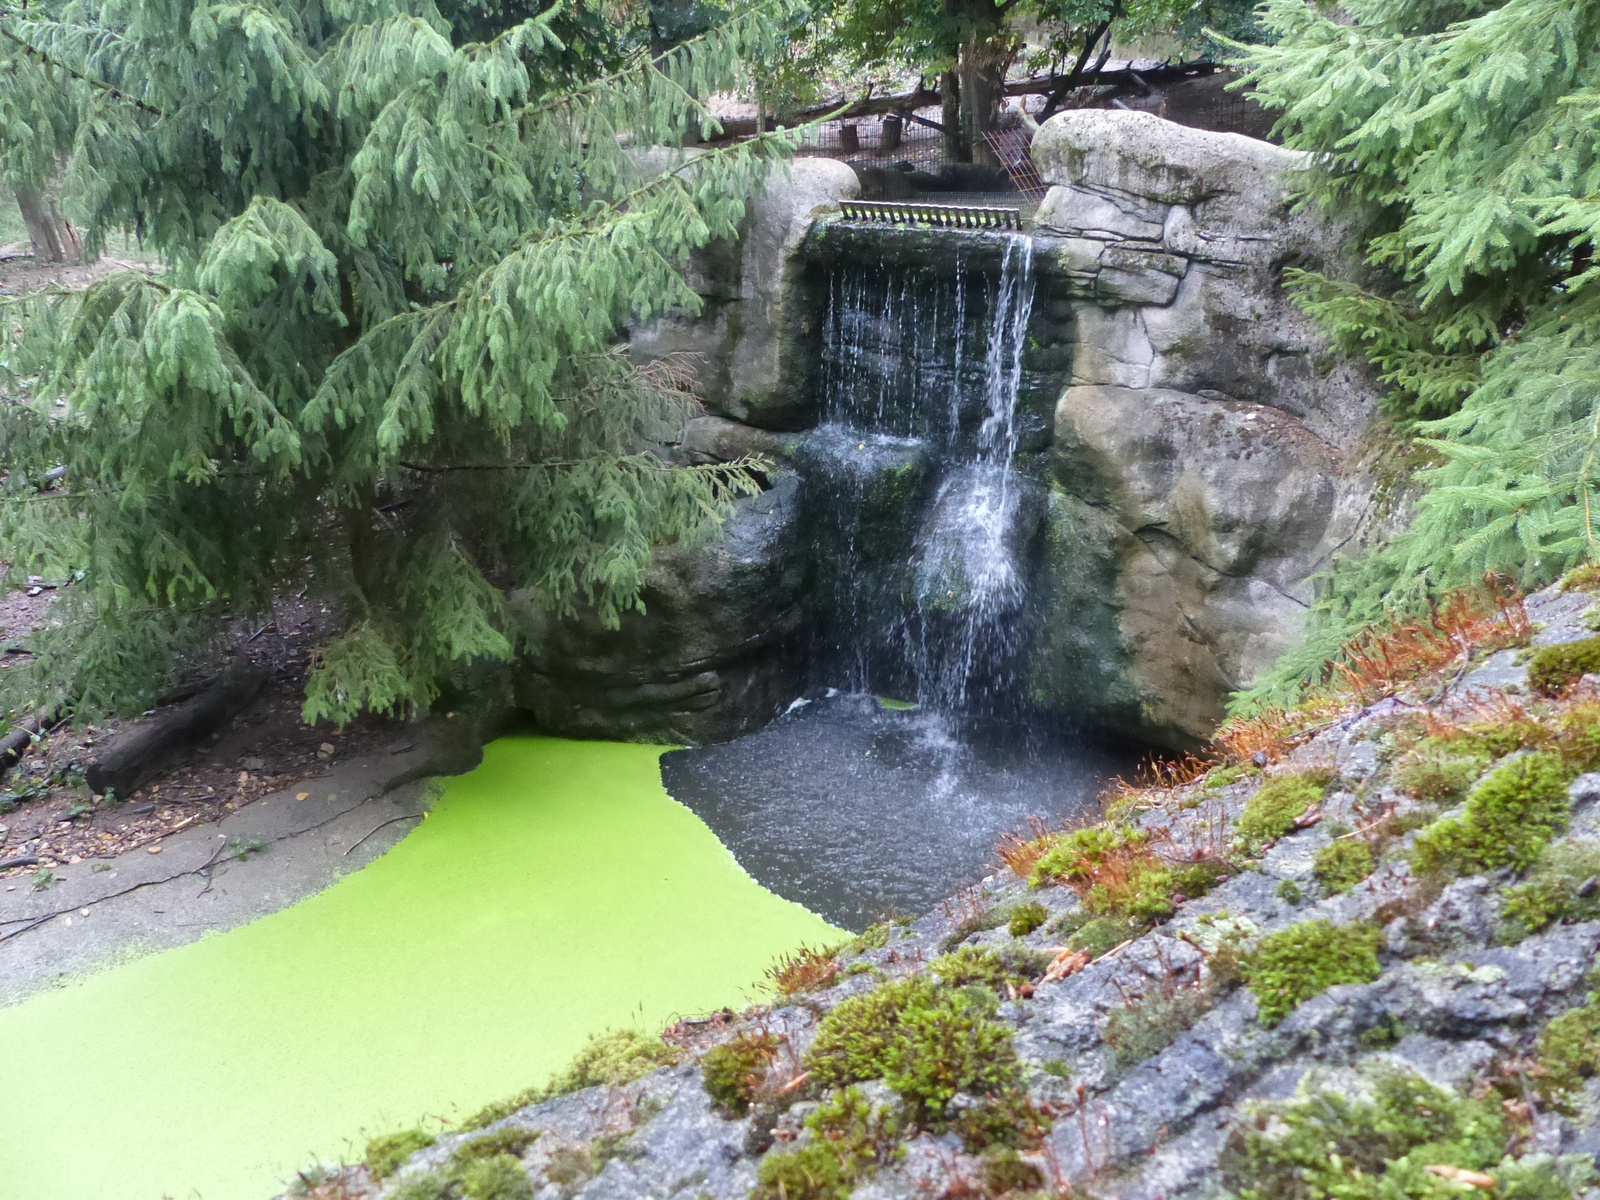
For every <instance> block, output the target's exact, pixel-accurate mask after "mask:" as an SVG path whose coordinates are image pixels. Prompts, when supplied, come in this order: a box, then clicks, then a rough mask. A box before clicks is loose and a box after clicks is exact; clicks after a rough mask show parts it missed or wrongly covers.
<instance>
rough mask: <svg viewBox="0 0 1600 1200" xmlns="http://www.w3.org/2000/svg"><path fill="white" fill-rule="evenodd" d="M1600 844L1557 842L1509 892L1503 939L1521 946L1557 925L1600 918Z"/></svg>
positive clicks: (1505, 908)
mask: <svg viewBox="0 0 1600 1200" xmlns="http://www.w3.org/2000/svg"><path fill="white" fill-rule="evenodd" d="M1597 880H1600V843H1597V842H1591V841H1578V842H1557V843H1553V844H1552V845H1551V846H1549V847H1548V848H1547V849H1546V850H1545V852H1544V853H1543V854H1542V855H1540V857H1539V861H1538V862H1537V863H1535V864H1534V866H1533V869H1532V871H1531V872H1530V874H1529V877H1528V879H1527V880H1526V882H1524V883H1520V884H1518V885H1517V886H1516V887H1512V888H1507V889H1506V892H1505V902H1504V906H1503V907H1502V908H1501V911H1500V915H1501V917H1502V918H1503V920H1504V924H1503V926H1502V928H1501V931H1500V933H1501V938H1502V940H1504V941H1507V942H1518V941H1521V940H1522V939H1523V938H1525V937H1527V936H1528V935H1529V934H1533V933H1538V932H1539V931H1540V930H1541V929H1545V928H1547V927H1548V926H1550V925H1553V924H1555V923H1556V922H1557V921H1590V920H1594V919H1595V918H1596V917H1600V887H1597V886H1596V881H1597Z"/></svg>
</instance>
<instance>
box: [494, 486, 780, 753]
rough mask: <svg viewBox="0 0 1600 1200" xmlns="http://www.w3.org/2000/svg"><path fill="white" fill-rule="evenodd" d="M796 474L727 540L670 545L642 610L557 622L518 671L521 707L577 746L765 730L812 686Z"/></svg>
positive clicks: (748, 505) (750, 505) (756, 501)
mask: <svg viewBox="0 0 1600 1200" xmlns="http://www.w3.org/2000/svg"><path fill="white" fill-rule="evenodd" d="M797 490H798V484H797V480H796V478H795V477H794V476H793V475H787V476H786V477H784V478H782V479H780V480H779V481H778V482H777V483H776V484H775V486H773V487H772V488H771V489H769V490H768V491H766V492H763V493H762V494H761V495H759V496H756V497H752V498H750V499H747V500H743V501H741V502H740V503H739V505H738V510H737V512H736V513H735V515H734V517H733V519H732V520H731V521H729V522H728V524H727V526H726V527H725V528H724V531H723V536H722V538H721V539H719V540H718V541H716V542H714V543H712V544H710V545H706V546H700V547H694V548H683V547H667V548H666V549H663V550H661V551H659V552H658V553H657V555H656V560H655V562H654V563H653V564H652V565H651V568H650V574H649V579H648V582H647V584H646V586H645V589H644V592H643V600H644V605H645V610H644V611H643V612H629V613H625V614H624V615H623V617H622V623H621V627H620V628H618V629H614V630H610V629H605V628H604V627H603V626H601V624H600V621H599V618H598V617H596V616H595V615H594V614H593V613H592V612H584V613H582V614H580V616H579V617H577V618H575V619H571V620H566V621H548V622H546V623H545V628H544V629H543V630H542V636H541V637H540V639H539V641H540V645H541V649H540V651H539V653H538V655H537V656H536V657H535V658H533V659H531V660H530V661H528V662H525V663H523V664H522V665H521V666H520V667H519V668H518V670H517V671H516V673H515V679H514V684H515V690H516V703H517V706H518V707H520V708H522V709H525V710H527V711H528V712H531V713H532V714H533V717H534V720H535V721H537V722H538V724H539V727H540V728H541V729H544V730H546V731H548V732H550V733H555V734H561V735H565V736H575V737H607V738H622V739H625V740H630V741H644V742H649V741H654V742H708V741H723V740H726V739H728V738H734V737H738V736H739V735H740V734H742V733H749V732H751V731H752V730H755V729H759V728H760V727H761V726H762V725H765V724H766V723H767V722H768V721H770V720H771V719H772V718H773V717H775V716H776V715H777V714H778V713H779V712H780V711H782V707H783V705H785V704H787V703H788V702H789V701H790V700H792V699H793V698H794V697H795V695H796V694H798V692H799V691H800V689H801V687H802V686H803V685H802V683H801V680H802V678H803V674H804V653H803V647H802V646H801V645H800V644H799V638H800V633H801V625H802V620H801V612H800V607H799V596H800V591H801V584H802V582H803V573H804V565H803V564H804V559H803V556H802V554H801V552H800V544H799V538H798V532H797V529H798V525H797V516H798V514H797V511H796V492H797Z"/></svg>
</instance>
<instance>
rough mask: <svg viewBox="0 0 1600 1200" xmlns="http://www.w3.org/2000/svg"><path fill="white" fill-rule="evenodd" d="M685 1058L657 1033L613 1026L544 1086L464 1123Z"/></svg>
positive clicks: (629, 1078) (499, 1116) (488, 1120)
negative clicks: (651, 1034) (612, 1028)
mask: <svg viewBox="0 0 1600 1200" xmlns="http://www.w3.org/2000/svg"><path fill="white" fill-rule="evenodd" d="M682 1058H683V1051H682V1050H680V1049H679V1048H678V1047H676V1046H669V1045H667V1044H666V1043H665V1042H663V1041H662V1040H661V1039H660V1038H658V1037H650V1036H648V1035H647V1034H642V1033H639V1032H637V1031H636V1030H632V1029H614V1030H610V1031H609V1032H606V1033H597V1034H592V1035H590V1038H589V1043H588V1045H586V1046H585V1047H584V1048H583V1049H582V1050H580V1051H579V1052H578V1055H577V1057H576V1058H574V1059H573V1060H572V1065H571V1066H569V1067H567V1068H566V1069H565V1070H563V1071H560V1072H558V1073H557V1074H556V1075H555V1076H554V1077H553V1078H552V1079H551V1080H550V1082H549V1083H547V1084H545V1085H544V1086H543V1087H536V1088H528V1089H527V1090H526V1091H523V1092H518V1093H517V1094H516V1095H515V1096H511V1097H509V1098H507V1099H505V1100H499V1101H496V1102H495V1103H493V1104H490V1105H486V1106H485V1107H483V1108H481V1109H479V1110H478V1111H477V1112H475V1113H473V1114H472V1115H471V1116H470V1117H468V1118H467V1119H466V1120H465V1121H463V1122H462V1123H461V1129H462V1130H463V1131H464V1132H465V1131H470V1130H473V1129H482V1128H483V1127H484V1126H485V1125H493V1124H494V1123H495V1122H496V1121H499V1120H503V1119H504V1118H506V1117H509V1116H510V1115H511V1114H512V1113H514V1112H516V1111H517V1110H518V1109H519V1108H526V1107H527V1106H528V1105H530V1104H538V1103H540V1102H542V1101H545V1100H549V1099H551V1098H553V1097H555V1096H565V1095H566V1094H567V1093H568V1092H576V1091H581V1090H582V1089H584V1088H586V1087H595V1086H596V1085H598V1084H602V1083H604V1084H609V1085H611V1086H612V1087H620V1086H621V1085H623V1084H625V1083H632V1082H633V1081H634V1080H635V1079H643V1078H644V1077H645V1076H646V1075H648V1074H650V1072H652V1071H654V1070H655V1069H656V1068H657V1067H667V1066H671V1065H673V1064H674V1063H676V1062H678V1061H679V1060H680V1059H682Z"/></svg>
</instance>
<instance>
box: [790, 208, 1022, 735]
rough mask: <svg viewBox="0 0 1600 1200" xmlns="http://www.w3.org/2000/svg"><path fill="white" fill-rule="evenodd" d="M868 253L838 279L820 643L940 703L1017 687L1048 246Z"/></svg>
mask: <svg viewBox="0 0 1600 1200" xmlns="http://www.w3.org/2000/svg"><path fill="white" fill-rule="evenodd" d="M955 262H956V267H955V272H954V274H953V276H936V275H932V274H929V273H925V272H917V271H905V270H894V269H883V268H872V267H852V268H849V269H846V270H843V271H840V272H837V273H836V274H835V275H834V277H833V278H832V279H831V280H830V287H829V296H828V311H827V318H826V323H825V326H824V331H823V345H822V361H823V372H822V386H823V390H824V411H825V413H826V418H827V419H826V421H825V423H824V424H823V425H822V426H821V427H820V428H819V429H818V430H816V431H815V432H814V433H813V434H812V435H810V437H809V438H808V442H807V445H806V447H805V451H804V461H805V463H806V466H807V469H808V470H807V473H808V477H809V481H810V482H811V484H812V485H813V486H814V487H815V488H816V491H817V493H818V494H819V495H820V501H819V502H817V503H815V504H814V506H813V507H814V509H815V515H814V517H813V522H812V524H813V530H814V535H813V536H814V539H815V542H816V545H817V548H818V551H819V552H818V553H817V554H816V556H815V557H816V561H817V563H818V565H819V574H820V575H821V576H822V578H821V579H820V580H819V582H820V584H821V586H820V587H819V589H818V591H819V599H820V603H821V607H822V608H823V609H824V612H823V614H822V621H821V627H822V629H823V634H822V641H823V645H822V646H821V647H820V650H821V654H820V657H821V659H822V661H823V663H824V664H825V666H824V669H825V670H826V671H828V672H830V673H836V674H837V675H838V677H839V682H841V683H842V684H843V685H844V686H845V687H846V688H847V689H849V690H856V691H869V690H879V691H885V692H892V693H896V694H900V695H908V696H915V697H916V699H917V700H918V702H919V703H920V704H922V705H923V706H925V707H927V708H929V709H932V710H934V711H936V712H939V713H945V714H956V713H965V712H969V711H980V712H992V711H994V710H996V709H998V708H1001V707H1003V706H1004V704H1005V703H1006V701H1007V698H1008V697H1007V686H1008V684H1009V678H1010V673H1011V672H1010V663H1011V660H1012V659H1013V657H1014V655H1015V653H1016V650H1017V648H1018V647H1017V642H1018V636H1019V633H1020V630H1021V627H1022V626H1021V621H1020V619H1019V618H1020V614H1021V610H1022V606H1023V599H1024V593H1025V575H1026V567H1027V550H1028V544H1029V542H1030V541H1031V539H1032V537H1033V534H1034V532H1035V531H1036V529H1037V526H1038V519H1039V497H1038V489H1037V486H1036V485H1034V484H1033V483H1032V482H1031V481H1029V480H1027V479H1025V478H1024V477H1023V476H1021V475H1020V474H1019V473H1018V472H1017V471H1016V469H1015V467H1014V465H1013V462H1012V460H1013V457H1014V456H1015V454H1016V450H1017V423H1016V414H1017V401H1018V396H1019V394H1020V391H1021V385H1022V375H1023V365H1022V357H1023V350H1024V348H1025V346H1026V342H1027V330H1028V321H1029V318H1030V316H1031V315H1032V311H1033V295H1034V278H1033V243H1032V241H1031V239H1029V238H1027V237H1025V236H1021V235H1018V236H1014V237H1011V238H1009V239H1008V240H1007V243H1006V246H1005V251H1004V256H1003V258H1002V261H1001V269H1000V273H999V276H998V278H995V277H993V276H991V275H988V274H982V273H978V272H971V271H967V270H965V269H964V267H963V263H962V259H961V256H960V254H959V252H958V254H957V256H956V260H955Z"/></svg>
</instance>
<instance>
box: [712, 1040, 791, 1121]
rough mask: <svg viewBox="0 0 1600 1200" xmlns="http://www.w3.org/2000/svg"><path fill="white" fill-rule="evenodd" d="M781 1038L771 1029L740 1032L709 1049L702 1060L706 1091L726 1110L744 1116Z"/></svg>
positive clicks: (770, 1064)
mask: <svg viewBox="0 0 1600 1200" xmlns="http://www.w3.org/2000/svg"><path fill="white" fill-rule="evenodd" d="M778 1046H779V1041H778V1038H777V1037H776V1036H775V1035H774V1034H770V1033H740V1034H736V1035H734V1037H733V1038H731V1039H730V1040H728V1041H726V1042H723V1043H722V1044H721V1045H720V1046H713V1047H711V1049H709V1050H707V1051H706V1053H705V1057H704V1058H702V1059H701V1060H700V1078H701V1081H702V1082H703V1083H704V1084H705V1089H706V1094H707V1095H708V1096H710V1097H711V1100H712V1103H714V1104H715V1105H716V1106H717V1107H718V1108H720V1109H721V1110H722V1111H723V1112H725V1113H727V1114H728V1115H730V1116H734V1117H742V1116H744V1115H745V1113H747V1112H749V1111H750V1104H751V1102H752V1101H753V1100H754V1099H755V1094H756V1089H757V1088H758V1087H760V1086H761V1081H762V1080H764V1079H765V1078H766V1077H767V1070H768V1068H770V1067H771V1066H772V1064H773V1062H774V1061H775V1060H776V1059H777V1057H778Z"/></svg>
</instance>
